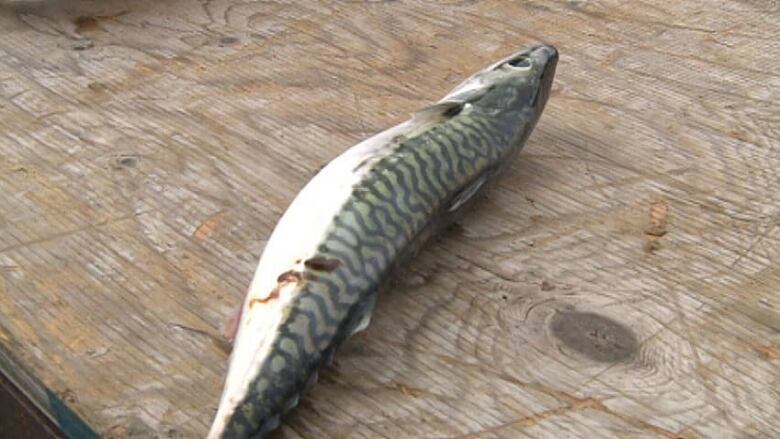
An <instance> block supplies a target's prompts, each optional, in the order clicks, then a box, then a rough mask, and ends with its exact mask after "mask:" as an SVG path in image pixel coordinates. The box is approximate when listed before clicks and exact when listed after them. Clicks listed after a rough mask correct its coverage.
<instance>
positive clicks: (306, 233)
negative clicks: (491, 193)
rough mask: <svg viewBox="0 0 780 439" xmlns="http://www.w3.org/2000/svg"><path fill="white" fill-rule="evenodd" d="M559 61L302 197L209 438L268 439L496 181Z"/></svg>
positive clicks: (459, 93) (246, 313)
mask: <svg viewBox="0 0 780 439" xmlns="http://www.w3.org/2000/svg"><path fill="white" fill-rule="evenodd" d="M557 58H558V54H557V51H556V50H555V48H553V47H551V46H538V47H534V48H531V49H527V50H524V51H521V52H518V53H516V54H514V55H512V56H510V57H508V58H506V59H504V60H501V61H500V62H498V63H496V64H494V65H492V66H490V67H488V68H486V69H484V70H482V71H480V72H478V73H477V74H475V75H473V76H472V77H471V78H469V79H468V80H466V81H465V82H463V83H462V84H461V85H460V86H458V87H456V88H455V89H454V90H453V91H452V92H451V93H450V94H448V95H447V96H445V97H444V99H442V100H441V101H439V102H438V103H437V104H434V105H433V106H431V107H428V108H426V109H423V110H421V111H420V112H418V113H416V114H415V115H414V116H413V117H412V118H411V119H410V120H409V121H407V122H404V123H402V124H400V125H398V126H396V127H393V128H391V129H389V130H387V131H384V132H382V133H380V134H377V135H376V136H374V137H372V138H369V139H367V140H365V141H363V142H361V143H359V144H358V145H356V146H354V147H353V148H350V149H349V150H347V151H346V152H345V153H343V154H342V155H340V156H339V157H337V158H336V159H334V160H333V161H332V162H330V163H329V164H328V165H327V166H326V167H325V168H323V169H322V171H320V172H319V173H318V174H317V175H316V176H315V177H314V178H313V179H312V180H311V181H310V182H309V183H308V184H307V185H306V186H305V187H304V188H303V190H302V191H301V192H300V193H299V194H298V196H297V197H296V198H295V200H294V201H293V202H292V204H291V205H290V207H289V208H288V209H287V211H286V212H285V214H284V215H283V216H282V218H281V219H280V221H279V223H278V224H277V226H276V228H275V229H274V231H273V233H272V234H271V237H270V239H269V241H268V244H267V245H266V248H265V250H264V252H263V255H262V257H261V259H260V263H259V265H258V268H257V271H256V273H255V277H254V279H253V280H252V284H251V286H250V288H249V292H248V294H247V296H246V299H245V301H244V303H243V308H242V313H241V318H240V321H239V323H238V332H237V337H236V339H235V343H234V347H233V353H232V354H231V359H230V366H229V370H228V374H227V378H226V381H225V388H224V391H223V395H222V399H221V401H220V405H219V409H218V412H217V415H216V418H215V420H214V424H213V426H212V429H211V431H210V433H209V436H208V437H209V438H245V437H262V436H264V435H265V434H266V433H267V432H269V431H271V430H273V429H275V428H276V427H277V426H278V424H279V422H280V417H281V416H282V415H283V414H284V413H285V412H287V411H288V410H290V409H291V408H293V407H295V406H296V405H297V404H298V398H299V397H300V395H301V393H302V392H303V391H304V390H305V389H306V388H307V387H308V386H309V385H311V384H312V383H313V382H314V381H316V377H317V370H318V369H319V367H320V366H321V365H322V364H323V363H326V362H329V361H330V360H331V358H332V356H333V355H334V352H335V350H336V348H337V347H338V346H339V345H340V344H341V343H342V342H343V341H344V340H345V339H347V338H348V337H349V336H351V335H352V334H354V333H355V332H357V331H360V330H362V329H364V328H365V327H366V326H367V325H368V322H369V320H370V316H371V313H372V310H373V308H374V303H375V302H376V297H377V291H378V290H379V289H380V287H381V286H382V285H384V284H385V283H386V281H387V280H388V278H389V275H390V274H391V273H392V271H393V268H395V267H396V266H397V265H398V263H399V262H401V261H404V260H405V259H407V258H408V256H409V255H411V254H413V253H415V252H416V250H417V249H418V248H419V246H420V245H422V243H424V242H425V241H426V240H427V238H428V237H429V236H431V235H432V234H434V233H435V232H436V231H438V230H439V229H440V228H441V227H443V226H444V225H446V224H448V222H449V221H451V220H452V218H453V217H454V215H455V214H456V213H458V212H459V211H460V210H461V209H462V207H463V206H464V205H465V204H467V203H468V201H470V200H471V199H472V198H473V196H474V195H475V194H477V193H478V192H479V191H480V190H481V189H482V188H483V187H484V185H485V184H486V183H489V182H490V181H492V180H494V179H495V177H496V176H497V175H499V174H500V173H501V171H502V170H503V169H504V168H505V167H506V166H507V165H508V164H509V163H510V161H511V159H512V158H513V157H514V156H515V155H516V154H517V153H518V151H519V150H520V148H521V147H522V145H523V144H524V143H525V141H526V139H527V138H528V136H529V135H530V133H531V130H532V129H533V127H534V125H535V124H536V122H537V120H538V119H539V117H540V115H541V113H542V110H543V109H544V106H545V103H546V101H547V98H548V96H549V91H550V86H551V84H552V80H553V76H554V73H555V67H556V64H557Z"/></svg>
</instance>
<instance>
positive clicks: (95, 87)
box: [87, 82, 108, 93]
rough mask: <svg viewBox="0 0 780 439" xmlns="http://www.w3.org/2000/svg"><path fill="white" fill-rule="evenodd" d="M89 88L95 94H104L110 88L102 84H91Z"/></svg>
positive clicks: (88, 85)
mask: <svg viewBox="0 0 780 439" xmlns="http://www.w3.org/2000/svg"><path fill="white" fill-rule="evenodd" d="M87 88H88V89H89V90H91V91H93V92H95V93H103V92H105V91H107V90H108V86H107V85H106V84H103V83H102V82H90V83H89V84H87Z"/></svg>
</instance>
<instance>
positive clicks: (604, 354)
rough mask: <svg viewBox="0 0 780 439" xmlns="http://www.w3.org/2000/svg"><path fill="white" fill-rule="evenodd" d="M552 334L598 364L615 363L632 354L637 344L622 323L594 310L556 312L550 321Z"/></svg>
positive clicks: (630, 332) (637, 346)
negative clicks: (588, 311)
mask: <svg viewBox="0 0 780 439" xmlns="http://www.w3.org/2000/svg"><path fill="white" fill-rule="evenodd" d="M550 326H551V330H552V333H553V335H555V337H557V338H558V339H559V340H560V341H561V342H563V344H564V345H566V346H567V347H569V348H570V349H572V350H574V351H576V352H578V353H580V354H582V355H584V356H585V357H587V358H590V359H591V360H594V361H599V362H602V363H617V362H621V361H626V360H628V359H630V358H631V357H633V356H634V355H635V354H636V352H637V350H638V348H639V343H638V341H637V338H636V336H635V335H634V333H633V332H632V331H631V330H630V329H629V328H627V327H626V326H624V325H622V324H621V323H618V322H616V321H614V320H612V319H610V318H607V317H604V316H602V315H599V314H595V313H587V312H578V311H564V312H560V311H559V312H557V313H555V315H554V316H553V319H552V323H551V325H550Z"/></svg>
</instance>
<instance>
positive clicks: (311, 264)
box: [303, 256, 341, 271]
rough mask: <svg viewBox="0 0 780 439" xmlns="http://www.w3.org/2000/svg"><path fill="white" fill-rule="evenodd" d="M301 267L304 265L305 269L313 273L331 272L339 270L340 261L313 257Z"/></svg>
mask: <svg viewBox="0 0 780 439" xmlns="http://www.w3.org/2000/svg"><path fill="white" fill-rule="evenodd" d="M303 265H305V266H306V268H308V269H311V270H315V271H333V270H335V269H337V268H339V265H341V261H339V260H338V259H330V258H323V257H320V256H315V257H313V258H310V259H307V260H306V262H304V263H303Z"/></svg>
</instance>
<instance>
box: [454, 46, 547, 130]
mask: <svg viewBox="0 0 780 439" xmlns="http://www.w3.org/2000/svg"><path fill="white" fill-rule="evenodd" d="M557 64H558V50H556V49H555V47H553V46H549V45H540V46H534V47H531V48H528V49H524V50H521V51H519V52H516V53H514V54H512V55H510V56H508V57H506V58H504V59H502V60H501V61H499V62H497V63H494V64H492V65H490V66H489V67H487V68H485V69H483V70H482V71H480V72H477V73H476V74H474V75H472V76H471V77H470V78H468V79H467V80H466V81H464V82H463V83H461V84H460V85H459V86H457V87H456V88H455V89H453V90H452V92H450V94H448V95H447V96H445V97H444V99H442V102H444V101H454V102H465V103H467V104H470V105H472V106H474V107H477V108H480V109H483V110H486V111H492V112H504V113H509V112H524V113H528V112H530V113H531V114H530V115H531V120H530V122H531V123H532V125H533V124H535V123H536V121H537V120H538V119H539V117H540V116H541V114H542V111H543V110H544V106H545V104H546V103H547V99H548V98H549V96H550V88H551V87H552V83H553V77H554V76H555V68H556V66H557Z"/></svg>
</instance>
